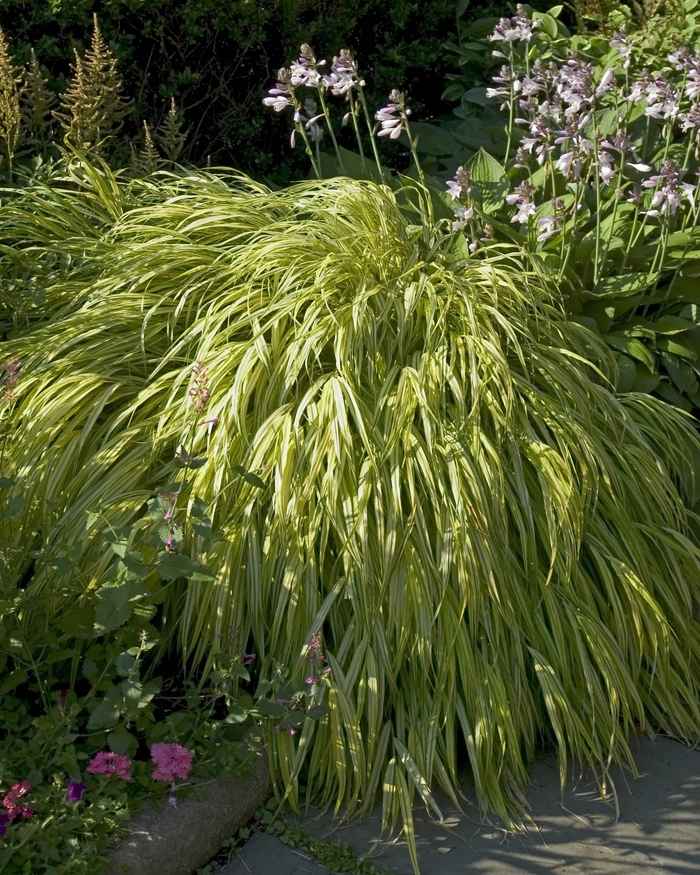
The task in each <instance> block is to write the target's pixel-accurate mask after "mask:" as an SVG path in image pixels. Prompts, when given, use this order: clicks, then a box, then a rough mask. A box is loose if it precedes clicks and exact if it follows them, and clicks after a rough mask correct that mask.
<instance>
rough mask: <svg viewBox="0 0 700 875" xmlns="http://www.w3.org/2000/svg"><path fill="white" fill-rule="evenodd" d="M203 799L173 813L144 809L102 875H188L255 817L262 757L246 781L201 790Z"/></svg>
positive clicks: (263, 776) (263, 779) (265, 784)
mask: <svg viewBox="0 0 700 875" xmlns="http://www.w3.org/2000/svg"><path fill="white" fill-rule="evenodd" d="M205 792H206V797H205V798H204V799H198V798H197V797H196V796H188V797H186V798H185V799H182V800H180V801H178V804H177V807H176V808H175V807H173V806H170V805H168V806H166V807H165V808H164V809H163V811H154V810H153V808H151V806H150V805H146V806H145V807H144V809H143V811H141V812H139V813H138V814H137V815H135V816H134V817H133V818H132V820H131V823H130V824H129V827H130V830H131V834H130V836H129V837H128V838H126V839H124V841H122V842H121V843H120V844H119V845H118V846H117V847H116V849H115V850H114V851H113V852H112V854H111V855H110V860H111V866H110V868H109V870H108V872H107V875H122V873H128V875H192V873H193V872H194V871H195V870H196V869H197V868H198V867H199V866H203V865H204V864H205V863H208V862H209V860H211V858H212V857H213V856H214V855H215V854H216V853H217V851H219V850H220V849H221V846H222V845H223V843H224V841H225V839H227V838H229V837H230V836H232V835H234V834H235V833H236V831H237V830H238V829H239V828H240V827H242V826H244V825H245V824H246V823H247V822H248V821H249V820H250V818H251V817H252V816H253V815H254V814H255V810H256V808H258V806H259V805H260V804H261V803H262V802H264V801H265V799H267V796H268V794H269V777H268V762H267V757H266V756H265V754H263V755H262V756H260V757H259V758H258V759H257V760H256V762H255V763H254V765H253V767H252V769H251V774H250V777H249V778H248V779H244V778H236V779H235V780H233V781H227V782H225V783H218V782H214V783H212V784H208V785H207V787H206V790H205Z"/></svg>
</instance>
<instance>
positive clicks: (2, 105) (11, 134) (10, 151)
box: [0, 27, 22, 181]
mask: <svg viewBox="0 0 700 875" xmlns="http://www.w3.org/2000/svg"><path fill="white" fill-rule="evenodd" d="M21 93H22V77H21V76H20V75H19V73H18V71H17V68H16V67H15V64H14V62H13V60H12V57H11V55H10V46H9V44H8V42H7V38H6V36H5V31H4V30H3V29H2V28H1V27H0V143H2V149H3V152H4V154H3V156H2V157H3V161H4V163H5V165H6V166H7V170H8V176H9V180H10V181H12V161H13V159H14V156H15V152H16V150H17V144H18V143H19V138H20V132H21V121H22V113H21V110H20V96H21Z"/></svg>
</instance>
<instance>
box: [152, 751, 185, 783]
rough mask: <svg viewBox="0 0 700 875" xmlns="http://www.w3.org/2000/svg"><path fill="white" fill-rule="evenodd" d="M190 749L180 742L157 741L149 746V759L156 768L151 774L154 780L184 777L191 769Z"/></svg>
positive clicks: (171, 779)
mask: <svg viewBox="0 0 700 875" xmlns="http://www.w3.org/2000/svg"><path fill="white" fill-rule="evenodd" d="M192 756H193V754H192V751H191V750H187V748H186V747H183V746H182V745H181V744H166V743H165V742H158V743H157V744H154V745H153V746H152V747H151V759H152V760H153V762H154V763H155V764H156V767H157V768H156V769H155V771H154V772H153V774H152V775H151V777H152V778H153V780H154V781H174V780H175V778H183V779H184V778H186V777H187V776H188V775H189V773H190V772H191V771H192Z"/></svg>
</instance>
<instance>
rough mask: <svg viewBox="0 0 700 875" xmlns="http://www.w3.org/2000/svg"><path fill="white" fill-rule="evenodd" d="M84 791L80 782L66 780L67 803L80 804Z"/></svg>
mask: <svg viewBox="0 0 700 875" xmlns="http://www.w3.org/2000/svg"><path fill="white" fill-rule="evenodd" d="M86 789H87V788H86V786H85V784H83V783H82V781H74V780H73V779H72V778H66V798H67V799H68V801H69V802H80V800H81V799H82V798H83V793H84V792H85V790H86Z"/></svg>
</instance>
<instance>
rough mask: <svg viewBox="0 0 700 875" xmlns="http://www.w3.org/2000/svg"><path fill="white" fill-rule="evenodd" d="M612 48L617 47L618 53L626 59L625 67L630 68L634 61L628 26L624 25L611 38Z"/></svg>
mask: <svg viewBox="0 0 700 875" xmlns="http://www.w3.org/2000/svg"><path fill="white" fill-rule="evenodd" d="M610 48H612V49H617V53H618V55H619V56H620V57H621V58H622V60H623V61H624V64H623V67H624V69H625V70H629V68H630V64H631V63H632V46H631V43H630V37H629V34H628V33H627V28H626V26H623V27H622V28H621V29H620V30H619V31H618V32H617V33H616V34H615V36H613V38H612V39H611V40H610Z"/></svg>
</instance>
